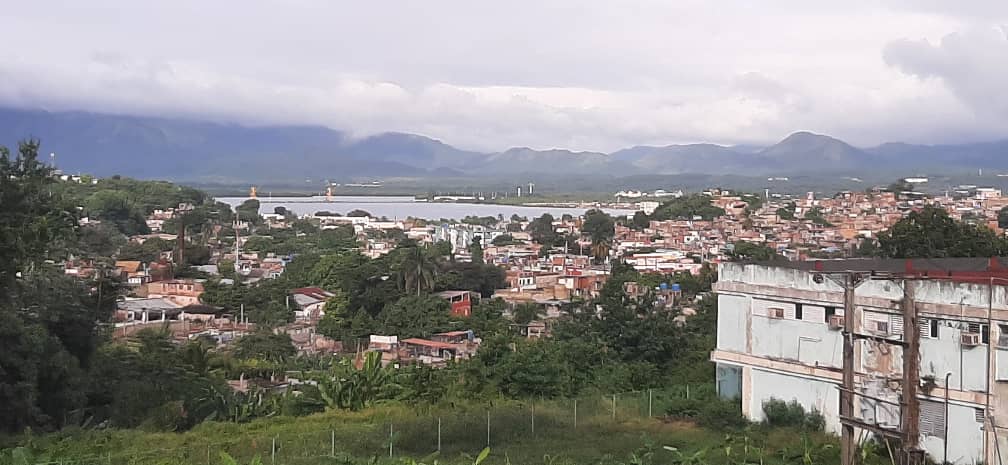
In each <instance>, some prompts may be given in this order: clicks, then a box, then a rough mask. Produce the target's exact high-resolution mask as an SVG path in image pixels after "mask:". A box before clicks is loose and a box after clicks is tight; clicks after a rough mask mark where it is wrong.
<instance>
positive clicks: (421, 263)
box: [399, 247, 437, 296]
mask: <svg viewBox="0 0 1008 465" xmlns="http://www.w3.org/2000/svg"><path fill="white" fill-rule="evenodd" d="M436 275H437V266H436V265H435V263H434V260H433V259H432V258H431V257H430V256H428V255H427V253H425V252H424V249H423V248H421V247H407V252H406V256H405V259H404V260H403V262H402V264H401V265H400V269H399V281H400V282H401V283H402V286H403V289H405V290H406V292H409V291H410V290H411V289H415V290H416V295H417V296H420V295H421V294H422V293H423V291H424V289H427V290H430V289H433V288H434V277H435V276H436Z"/></svg>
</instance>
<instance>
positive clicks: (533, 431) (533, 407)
mask: <svg viewBox="0 0 1008 465" xmlns="http://www.w3.org/2000/svg"><path fill="white" fill-rule="evenodd" d="M532 436H535V402H534V401H533V402H532Z"/></svg>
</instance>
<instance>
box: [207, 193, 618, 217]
mask: <svg viewBox="0 0 1008 465" xmlns="http://www.w3.org/2000/svg"><path fill="white" fill-rule="evenodd" d="M217 200H219V201H221V202H225V203H227V204H229V205H231V206H232V207H234V206H237V205H240V204H241V203H242V202H244V201H246V200H248V198H246V197H218V198H217ZM278 206H283V207H285V208H287V209H288V210H291V211H293V212H295V213H297V214H298V215H310V214H313V213H315V212H318V211H323V210H324V211H329V212H333V213H339V214H341V215H345V214H346V213H347V212H349V211H351V210H357V209H360V210H364V211H367V212H369V213H371V214H372V215H373V216H377V217H381V216H386V217H389V218H391V219H402V218H406V217H408V216H412V217H414V218H426V219H439V218H453V219H459V218H464V217H466V216H470V215H472V216H498V215H504V217H505V218H510V217H511V215H514V214H517V215H518V216H524V217H528V218H529V219H532V218H534V217H538V216H541V215H542V214H543V213H549V214H551V215H553V216H554V217H557V218H559V217H560V216H561V215H563V214H564V213H569V214H571V215H574V216H578V215H581V214H583V213H584V212H585V210H587V209H586V208H585V209H581V208H552V207H522V206H510V205H488V204H471V203H429V202H414V201H413V197H365V196H339V197H333V200H331V201H327V200H326V198H325V197H260V198H259V212H260V213H273V209H274V208H275V207H278ZM602 210H604V211H605V212H606V213H609V214H610V215H614V216H616V215H628V214H633V211H631V210H617V209H611V208H603V209H602Z"/></svg>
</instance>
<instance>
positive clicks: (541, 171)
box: [0, 108, 1008, 182]
mask: <svg viewBox="0 0 1008 465" xmlns="http://www.w3.org/2000/svg"><path fill="white" fill-rule="evenodd" d="M28 137H32V138H37V139H40V140H41V141H42V148H43V150H44V151H45V152H47V153H49V152H53V153H55V154H56V164H57V166H58V167H60V168H61V169H63V170H64V171H67V172H86V173H92V174H96V175H99V176H107V175H112V174H122V175H127V176H134V177H139V178H159V179H172V180H190V181H202V182H238V181H258V180H264V179H271V180H296V179H304V178H305V177H313V178H316V179H321V178H328V179H332V180H351V179H361V178H385V179H388V178H403V177H410V178H425V177H426V178H452V177H463V176H465V177H494V176H498V177H504V176H516V175H523V176H540V177H541V176H558V177H562V176H578V177H585V176H600V177H613V176H634V175H656V174H684V173H697V174H718V175H724V174H741V175H748V176H752V175H760V176H788V175H798V174H826V173H828V174H832V175H850V176H857V175H860V174H863V173H874V174H878V173H880V172H893V173H899V174H901V175H911V174H916V173H927V172H932V173H935V172H938V173H950V172H956V173H961V172H967V171H969V172H975V171H976V170H977V169H987V170H1008V140H1002V141H995V142H984V143H970V144H958V145H914V144H906V143H898V142H897V143H886V144H882V145H878V146H875V147H854V146H852V145H850V144H847V143H845V142H843V141H841V140H838V139H835V138H832V137H829V136H825V135H819V134H813V133H810V132H796V133H794V134H791V135H789V136H787V137H786V138H784V139H783V140H781V141H780V142H778V143H776V144H774V145H771V146H768V147H753V146H734V147H733V146H724V145H715V144H684V145H668V146H636V147H631V148H627V149H623V150H619V151H616V152H612V153H608V154H607V153H600V152H574V151H570V150H564V149H552V150H535V149H531V148H527V147H519V148H512V149H509V150H505V151H502V152H494V153H485V152H476V151H470V150H463V149H459V148H456V147H453V146H451V145H448V144H446V143H443V142H441V141H438V140H435V139H431V138H428V137H424V136H420V135H415V134H405V133H395V132H390V133H383V134H377V135H374V136H370V137H365V138H354V137H351V136H350V135H349V134H347V133H344V132H341V131H337V130H333V129H329V128H326V127H321V126H242V125H237V124H221V123H214V122H206V121H196V120H187V119H173V118H157V117H144V116H127V115H111V114H100V113H89V112H48V111H42V110H33V109H16V108H0V145H7V146H13V145H15V144H16V143H17V141H19V140H22V139H25V138H28Z"/></svg>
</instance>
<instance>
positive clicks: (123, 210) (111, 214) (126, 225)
mask: <svg viewBox="0 0 1008 465" xmlns="http://www.w3.org/2000/svg"><path fill="white" fill-rule="evenodd" d="M84 207H85V210H86V211H87V212H88V215H90V216H92V217H94V218H97V219H99V220H101V221H102V222H107V223H109V224H112V225H114V226H115V227H116V228H118V229H119V231H121V232H122V233H123V234H125V235H127V236H133V235H136V234H148V233H150V228H149V227H147V220H146V219H145V218H144V212H143V211H142V210H141V209H140V207H139V206H137V205H136V204H135V203H134V202H133V201H132V200H131V199H130V196H129V193H128V192H123V191H114V190H99V191H97V192H95V193H93V194H91V195H90V196H89V197H88V198H87V199H85V201H84Z"/></svg>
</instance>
